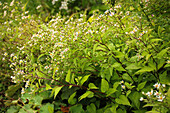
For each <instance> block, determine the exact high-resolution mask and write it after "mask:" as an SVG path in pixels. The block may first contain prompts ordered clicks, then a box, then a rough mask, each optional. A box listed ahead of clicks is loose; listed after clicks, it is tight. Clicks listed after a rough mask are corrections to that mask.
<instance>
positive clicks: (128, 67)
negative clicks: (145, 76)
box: [126, 64, 141, 69]
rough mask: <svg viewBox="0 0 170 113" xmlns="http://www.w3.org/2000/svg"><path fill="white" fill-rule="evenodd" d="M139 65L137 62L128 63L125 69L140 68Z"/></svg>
mask: <svg viewBox="0 0 170 113" xmlns="http://www.w3.org/2000/svg"><path fill="white" fill-rule="evenodd" d="M140 68H141V67H140V66H138V65H137V64H130V65H128V66H127V67H126V69H140Z"/></svg>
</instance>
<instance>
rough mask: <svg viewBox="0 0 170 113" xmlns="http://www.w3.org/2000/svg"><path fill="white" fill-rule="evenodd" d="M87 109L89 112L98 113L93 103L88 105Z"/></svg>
mask: <svg viewBox="0 0 170 113" xmlns="http://www.w3.org/2000/svg"><path fill="white" fill-rule="evenodd" d="M87 111H88V112H89V113H96V106H95V105H94V104H93V103H91V104H90V105H88V106H87Z"/></svg>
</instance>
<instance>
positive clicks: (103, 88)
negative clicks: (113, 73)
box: [101, 79, 109, 93]
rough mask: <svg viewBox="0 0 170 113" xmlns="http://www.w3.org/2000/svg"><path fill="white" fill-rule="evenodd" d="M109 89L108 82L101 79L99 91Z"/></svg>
mask: <svg viewBox="0 0 170 113" xmlns="http://www.w3.org/2000/svg"><path fill="white" fill-rule="evenodd" d="M108 89H109V84H108V82H107V81H106V80H105V79H102V81H101V91H102V92H103V93H104V92H106V91H107V90H108Z"/></svg>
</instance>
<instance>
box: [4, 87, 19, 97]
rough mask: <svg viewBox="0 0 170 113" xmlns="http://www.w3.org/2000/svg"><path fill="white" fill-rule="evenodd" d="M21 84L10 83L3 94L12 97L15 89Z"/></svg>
mask: <svg viewBox="0 0 170 113" xmlns="http://www.w3.org/2000/svg"><path fill="white" fill-rule="evenodd" d="M21 86H22V84H16V85H11V86H9V87H8V89H7V90H6V91H5V95H6V96H9V97H12V96H13V95H14V94H15V93H16V92H17V90H19V89H20V88H21Z"/></svg>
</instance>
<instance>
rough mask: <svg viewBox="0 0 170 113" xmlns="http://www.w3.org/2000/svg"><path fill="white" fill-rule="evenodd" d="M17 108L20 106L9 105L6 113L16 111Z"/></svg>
mask: <svg viewBox="0 0 170 113" xmlns="http://www.w3.org/2000/svg"><path fill="white" fill-rule="evenodd" d="M19 108H20V107H19V106H10V108H8V110H7V111H6V113H17V112H18V110H19Z"/></svg>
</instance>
